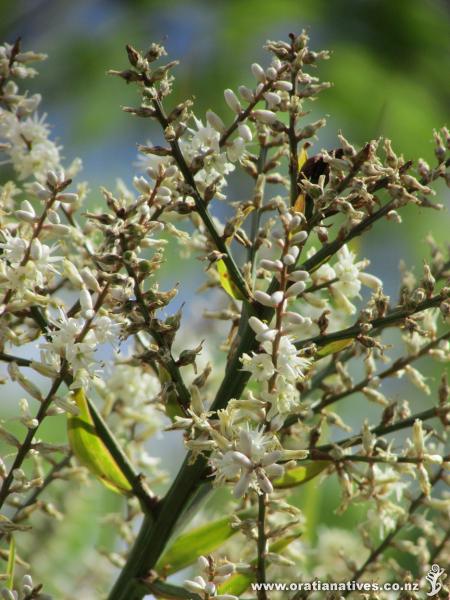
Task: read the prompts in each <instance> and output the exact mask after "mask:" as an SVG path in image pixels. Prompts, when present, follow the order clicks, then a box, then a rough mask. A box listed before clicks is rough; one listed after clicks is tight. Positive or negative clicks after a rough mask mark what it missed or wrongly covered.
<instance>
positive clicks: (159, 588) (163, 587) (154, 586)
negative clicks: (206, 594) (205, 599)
mask: <svg viewBox="0 0 450 600" xmlns="http://www.w3.org/2000/svg"><path fill="white" fill-rule="evenodd" d="M145 587H146V588H147V589H148V591H149V592H151V594H152V595H153V596H155V598H167V599H168V600H177V599H178V598H181V599H182V600H200V596H198V595H197V594H193V593H192V592H189V591H188V590H185V589H184V588H181V587H178V586H177V585H172V584H171V583H166V582H165V581H161V580H159V579H157V580H156V581H154V582H153V583H149V584H146V586H145Z"/></svg>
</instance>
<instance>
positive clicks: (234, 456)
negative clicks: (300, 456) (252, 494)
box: [210, 427, 283, 498]
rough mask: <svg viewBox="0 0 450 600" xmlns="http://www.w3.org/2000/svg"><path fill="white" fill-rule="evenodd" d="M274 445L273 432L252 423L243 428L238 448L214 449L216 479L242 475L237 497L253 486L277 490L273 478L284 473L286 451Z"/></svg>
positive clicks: (226, 479) (236, 490)
mask: <svg viewBox="0 0 450 600" xmlns="http://www.w3.org/2000/svg"><path fill="white" fill-rule="evenodd" d="M274 447H275V438H274V437H273V436H272V435H271V434H268V433H264V432H263V431H261V430H259V429H251V428H249V427H246V428H245V429H244V428H242V429H240V431H239V438H238V440H237V441H236V442H235V443H234V449H233V450H229V451H227V452H225V453H222V452H216V453H213V455H212V457H211V459H210V460H211V462H212V464H213V466H214V467H215V469H216V481H217V482H219V483H220V482H227V481H230V480H231V481H235V480H236V478H239V479H238V481H237V483H236V484H235V486H234V496H235V497H236V498H240V497H242V496H244V495H245V493H246V492H247V490H248V489H249V487H251V488H253V489H256V490H257V491H259V492H262V493H265V494H270V493H271V492H272V491H273V486H272V483H271V481H270V479H271V478H278V477H281V475H282V474H283V467H282V466H281V465H278V464H277V461H279V460H280V459H281V458H282V456H283V452H282V451H279V450H274Z"/></svg>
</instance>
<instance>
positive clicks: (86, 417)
mask: <svg viewBox="0 0 450 600" xmlns="http://www.w3.org/2000/svg"><path fill="white" fill-rule="evenodd" d="M73 398H74V400H75V403H76V405H77V407H78V410H79V414H78V415H72V414H68V415H67V436H68V439H69V444H70V447H71V449H72V452H73V453H74V455H75V456H76V457H77V459H78V460H79V461H80V463H81V464H82V465H84V466H85V467H87V469H89V471H90V472H91V473H92V474H93V475H95V477H97V478H98V479H100V481H101V482H102V483H103V484H104V485H105V486H106V487H107V488H109V489H110V490H113V491H114V492H117V493H119V494H127V493H129V492H130V491H131V486H130V484H129V482H128V481H127V479H126V478H125V476H124V475H123V473H122V471H121V470H120V469H119V467H118V466H117V463H116V462H115V460H114V458H113V457H112V455H111V453H110V452H109V450H108V449H107V448H106V446H105V445H104V443H103V441H102V439H101V438H100V436H99V435H98V433H97V430H96V428H95V425H94V421H93V419H92V415H91V413H90V411H89V406H88V403H87V400H86V395H85V393H84V391H83V390H82V389H78V390H76V391H75V392H74V394H73Z"/></svg>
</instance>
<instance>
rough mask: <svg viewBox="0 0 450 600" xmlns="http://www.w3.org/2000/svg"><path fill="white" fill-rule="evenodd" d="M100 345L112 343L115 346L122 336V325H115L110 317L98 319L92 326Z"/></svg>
mask: <svg viewBox="0 0 450 600" xmlns="http://www.w3.org/2000/svg"><path fill="white" fill-rule="evenodd" d="M92 327H93V329H94V332H95V337H96V339H97V342H98V343H99V344H106V343H108V342H111V343H112V344H114V343H115V342H117V341H118V339H119V336H120V329H121V325H120V323H115V322H114V321H113V320H112V319H111V318H110V317H106V316H102V317H96V318H95V321H94V323H93V325H92Z"/></svg>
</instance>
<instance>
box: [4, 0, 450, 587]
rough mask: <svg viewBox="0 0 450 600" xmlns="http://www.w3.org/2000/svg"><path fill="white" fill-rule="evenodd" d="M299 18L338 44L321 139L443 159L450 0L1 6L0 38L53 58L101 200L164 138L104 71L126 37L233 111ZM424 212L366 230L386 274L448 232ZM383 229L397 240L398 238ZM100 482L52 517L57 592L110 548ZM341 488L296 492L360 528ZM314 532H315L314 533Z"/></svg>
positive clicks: (179, 88)
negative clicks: (437, 152)
mask: <svg viewBox="0 0 450 600" xmlns="http://www.w3.org/2000/svg"><path fill="white" fill-rule="evenodd" d="M302 28H307V29H308V30H309V32H310V34H311V39H312V47H313V48H316V49H322V48H326V49H329V50H331V51H332V52H333V55H332V58H331V60H330V61H328V62H325V63H323V64H322V65H321V66H320V76H321V78H322V79H325V80H329V81H332V82H333V83H334V87H333V88H332V89H331V90H329V91H327V92H325V93H324V94H323V95H322V97H321V100H320V102H319V103H318V104H317V105H314V107H313V115H312V117H313V118H317V116H319V115H322V114H327V115H329V123H328V127H327V129H326V131H325V132H324V135H323V136H322V137H321V143H320V147H324V146H328V147H332V146H333V144H335V143H336V132H337V130H338V129H342V130H343V132H344V134H345V135H346V136H347V137H348V138H349V139H351V140H352V141H353V142H355V143H359V144H362V143H364V142H365V141H367V140H368V139H371V138H374V137H377V136H379V135H387V136H388V137H390V138H391V139H392V140H393V146H394V148H395V149H397V150H398V151H400V152H403V153H404V155H405V157H407V158H410V157H411V158H416V157H417V156H423V157H424V158H426V159H428V160H432V158H433V144H432V130H433V128H438V127H440V126H441V125H443V124H445V122H446V120H447V119H448V112H447V111H448V106H449V105H450V81H449V78H448V72H449V39H450V20H449V5H448V3H447V2H445V1H444V0H442V1H439V0H334V1H326V0H302V1H301V2H300V1H298V0H265V1H261V0H246V1H245V2H244V1H242V0H241V1H239V0H217V1H215V2H211V1H206V0H205V1H200V0H197V1H195V0H188V1H181V0H179V1H178V0H164V1H163V0H132V1H119V0H115V1H106V0H92V1H91V0H77V1H76V2H73V1H71V0H21V1H19V0H1V3H0V37H1V38H2V39H3V40H6V41H10V42H12V41H13V40H14V39H15V38H16V37H17V36H19V35H20V36H22V38H23V44H24V47H25V48H27V49H33V50H36V51H42V52H46V53H48V54H49V59H48V62H47V64H46V65H44V66H43V67H41V74H40V76H39V78H37V79H36V80H35V81H33V82H32V87H33V90H36V91H39V92H41V93H43V96H44V102H43V110H44V111H45V112H48V113H49V120H50V122H51V123H53V124H54V133H55V135H56V136H57V137H58V138H59V139H60V140H61V143H62V144H63V145H64V146H65V149H66V150H65V154H66V156H67V158H68V159H72V158H73V157H75V156H78V155H79V156H81V157H82V158H83V161H84V163H85V176H86V178H87V179H89V180H90V182H91V183H92V185H93V189H94V196H98V197H99V194H98V191H96V188H95V186H96V185H97V184H99V183H102V184H104V185H112V184H113V183H114V180H115V178H116V177H118V176H120V177H123V178H124V179H125V180H126V181H127V182H130V180H131V176H132V173H133V168H130V166H131V165H132V163H133V161H134V160H135V156H136V143H137V142H143V141H145V140H146V139H148V138H150V137H151V138H152V139H157V137H158V136H159V135H160V134H159V132H157V131H156V130H155V129H154V128H153V126H152V125H151V124H149V123H148V122H147V121H146V122H143V121H140V120H138V119H133V118H131V117H130V116H129V115H126V114H124V113H122V112H121V110H120V106H121V105H134V104H135V103H136V102H137V99H136V97H135V91H134V89H132V88H127V87H126V86H124V85H123V84H122V83H121V82H119V81H118V80H116V79H114V78H111V77H108V76H107V75H106V71H107V70H108V69H110V68H124V67H125V66H126V55H125V52H124V46H125V44H126V43H132V44H133V45H135V46H136V47H138V48H145V47H146V46H148V45H149V44H150V42H152V41H162V42H163V43H164V44H165V45H166V47H167V49H168V51H169V54H170V55H171V58H179V59H180V60H181V61H182V64H181V65H180V67H179V68H178V69H177V70H176V74H177V84H176V87H175V94H174V97H173V98H172V102H173V103H174V104H175V103H176V102H177V101H179V100H181V99H184V98H185V97H187V96H190V97H192V96H193V97H195V107H196V109H195V110H196V113H197V114H198V115H199V116H202V115H203V114H204V112H205V111H206V110H207V109H208V108H210V107H214V109H215V110H216V111H217V112H218V113H219V114H221V115H222V116H223V117H224V118H226V119H227V120H230V119H231V115H230V113H229V112H228V113H227V109H226V107H225V103H224V101H223V89H224V88H226V87H231V88H234V89H236V88H237V86H238V85H240V84H242V83H248V84H251V83H253V81H252V77H251V73H250V68H249V65H250V63H251V62H253V61H255V60H256V61H260V62H262V63H266V61H267V57H266V55H265V53H264V51H263V50H262V45H263V44H264V42H265V41H266V39H276V38H285V37H286V36H287V34H288V33H289V32H291V31H293V32H299V31H300V30H301V29H302ZM414 215H415V218H414V220H413V219H412V218H410V217H409V216H408V212H407V211H406V218H405V223H406V226H405V227H402V228H398V227H395V230H394V226H393V225H386V226H385V229H384V230H383V229H382V232H381V234H380V233H377V234H375V235H374V236H369V245H368V247H367V248H366V247H365V248H364V252H365V253H368V254H369V255H370V256H371V258H372V260H373V263H374V265H375V269H372V271H373V272H375V273H376V271H377V268H376V267H377V261H378V264H380V265H382V267H383V269H384V270H386V269H391V270H392V272H393V273H395V272H396V269H397V262H398V256H399V255H400V254H403V250H404V247H402V246H401V236H403V237H404V238H405V239H404V241H407V242H408V247H409V248H411V246H413V250H411V251H410V252H417V254H416V255H415V256H410V255H407V256H405V259H407V260H409V261H411V262H414V261H415V260H416V259H417V256H419V254H424V252H423V251H422V250H423V249H422V250H421V249H420V246H421V245H423V244H422V241H423V238H424V237H425V235H426V234H427V233H428V232H429V231H432V232H433V234H434V235H436V237H437V238H444V236H446V235H448V215H446V218H444V219H442V216H441V215H440V214H435V213H434V212H433V213H430V211H426V212H425V211H424V212H423V213H422V216H423V217H424V218H421V219H417V211H414ZM391 232H395V233H392V234H391ZM386 236H390V237H388V238H387V243H386ZM393 236H395V238H394V237H393ZM399 236H400V238H399ZM413 240H414V242H415V244H413V245H412V244H411V242H412V241H413ZM399 244H400V246H399ZM170 268H171V269H172V276H173V277H178V276H179V275H181V273H182V269H185V265H183V266H182V267H181V266H180V265H179V264H177V261H171V262H170ZM198 268H201V267H198ZM185 273H186V272H184V274H185ZM383 276H384V277H385V274H384V273H383ZM392 278H394V276H393V275H391V279H392ZM388 279H389V276H388ZM392 287H393V288H394V289H395V287H396V284H394V283H393V284H392ZM343 408H344V409H345V404H343ZM57 421H58V423H57V426H56V425H55V426H54V427H53V428H52V427H49V428H47V427H46V429H45V430H43V431H42V438H43V439H46V440H48V441H50V440H52V441H57V442H61V441H64V439H65V438H64V429H65V424H64V423H63V421H64V419H57ZM22 429H23V428H22ZM19 430H20V427H18V432H17V433H18V434H19ZM100 490H101V488H100V486H99V485H97V484H96V483H95V482H92V484H91V486H90V487H89V489H86V490H85V489H83V491H82V494H81V496H79V497H78V496H76V498H77V499H75V497H74V498H73V499H70V498H69V503H70V506H69V511H68V516H67V517H66V520H65V522H64V524H63V535H58V536H57V537H56V538H54V537H53V538H52V536H51V530H49V529H48V527H46V526H45V525H42V535H41V537H40V540H39V552H38V554H39V560H38V563H37V565H36V566H37V567H38V570H39V574H38V575H39V577H41V576H42V579H43V580H44V581H46V583H47V586H46V589H48V590H49V591H56V590H57V589H58V588H66V590H67V586H68V585H69V582H70V585H69V587H70V588H72V589H74V590H76V589H77V581H81V580H82V578H83V573H84V572H85V568H84V567H85V566H86V561H87V560H88V559H87V558H86V557H89V556H92V555H91V554H90V553H91V548H92V546H93V545H94V544H96V543H97V542H100V544H103V545H105V546H108V547H109V548H110V549H111V547H112V538H113V534H112V530H111V528H109V529H108V528H105V527H104V526H102V527H100V528H96V527H94V526H93V519H98V520H100V519H101V517H102V515H104V514H105V512H106V511H109V510H113V509H115V508H117V499H116V498H115V497H113V496H112V494H110V493H109V492H107V491H100ZM304 490H306V493H305V492H304ZM321 490H322V491H321ZM324 490H325V491H324ZM337 494H338V492H337V490H336V486H335V484H334V483H333V482H331V481H328V482H327V483H326V486H325V487H324V488H319V489H317V486H316V485H315V481H312V482H310V483H309V484H308V486H305V488H301V492H298V494H294V496H293V497H294V499H295V501H296V502H298V504H299V505H300V506H302V507H303V508H304V509H305V512H306V513H307V514H308V515H309V516H310V517H311V518H312V520H313V521H316V523H326V524H331V525H334V526H339V527H347V528H352V527H353V526H354V524H355V522H358V521H359V519H360V518H361V512H360V510H359V508H356V509H355V510H352V511H350V512H349V513H347V514H346V515H345V517H344V518H339V519H337V518H336V516H335V514H334V509H335V508H336V506H337V504H338V499H337ZM57 499H58V490H57V494H56V501H57ZM316 531H317V530H316V528H311V529H310V532H309V533H308V536H311V535H314V532H316ZM86 532H89V535H87V533H86ZM49 534H50V535H49ZM25 535H27V536H28V537H27V540H28V542H27V540H26V539H25ZM31 537H32V536H31V535H30V534H24V539H23V540H22V539H21V540H19V548H20V552H21V553H22V555H24V556H25V558H26V559H28V560H29V559H30V557H31V555H33V554H34V553H35V552H37V548H36V540H35V541H34V543H31ZM27 543H28V547H27ZM69 554H70V555H71V556H72V558H73V559H74V560H73V561H72V566H70V564H69V563H70V562H71V561H67V556H68V555H69ZM83 563H84V565H83ZM55 570H56V571H57V572H58V573H59V575H58V577H57V579H55V580H54V581H53V583H52V581H51V579H50V578H49V572H51V571H53V572H55ZM65 578H67V581H66V582H65V583H64V579H65ZM58 597H59V596H58ZM70 597H72V596H70V595H68V596H67V598H70ZM73 597H78V595H77V596H73Z"/></svg>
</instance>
